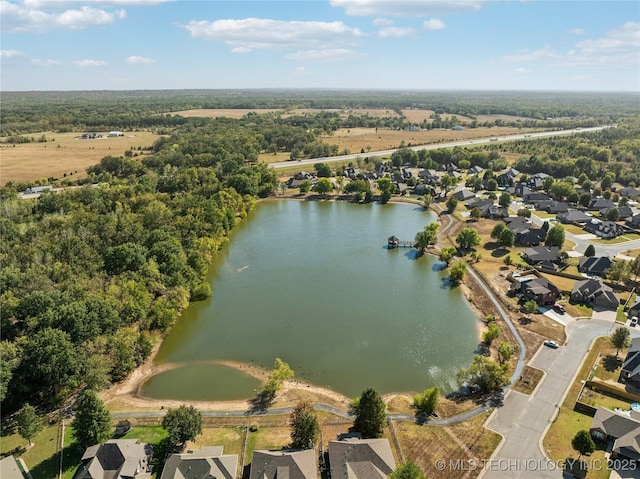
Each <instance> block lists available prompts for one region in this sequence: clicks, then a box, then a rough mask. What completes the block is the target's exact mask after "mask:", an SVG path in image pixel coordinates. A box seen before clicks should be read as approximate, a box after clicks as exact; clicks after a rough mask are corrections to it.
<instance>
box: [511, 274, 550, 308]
mask: <svg viewBox="0 0 640 479" xmlns="http://www.w3.org/2000/svg"><path fill="white" fill-rule="evenodd" d="M510 290H511V291H512V292H514V293H515V294H519V295H521V296H522V297H523V298H524V299H525V300H527V301H529V300H534V301H535V302H536V303H538V304H540V305H543V304H553V303H555V302H556V300H557V299H558V298H559V297H560V290H559V289H558V287H557V286H556V285H555V284H553V283H552V282H551V281H549V280H548V279H547V278H535V279H531V280H529V281H521V282H519V283H514V284H512V285H511V288H510Z"/></svg>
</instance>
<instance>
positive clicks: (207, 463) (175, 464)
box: [161, 446, 238, 479]
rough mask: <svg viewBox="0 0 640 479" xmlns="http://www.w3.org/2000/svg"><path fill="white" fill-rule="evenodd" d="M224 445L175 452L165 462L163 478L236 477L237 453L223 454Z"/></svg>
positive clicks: (223, 478)
mask: <svg viewBox="0 0 640 479" xmlns="http://www.w3.org/2000/svg"><path fill="white" fill-rule="evenodd" d="M222 451H223V448H222V446H211V447H203V448H202V449H200V450H199V451H191V452H188V453H186V454H173V455H172V456H171V457H170V458H169V459H168V460H167V462H166V463H165V465H164V469H163V470H162V476H161V479H212V478H215V479H235V477H236V472H237V468H238V455H237V454H227V455H223V454H222Z"/></svg>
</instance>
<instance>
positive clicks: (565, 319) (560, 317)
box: [538, 306, 575, 326]
mask: <svg viewBox="0 0 640 479" xmlns="http://www.w3.org/2000/svg"><path fill="white" fill-rule="evenodd" d="M538 311H540V312H541V313H542V314H544V315H545V316H546V317H547V318H551V319H553V320H554V321H555V322H556V323H558V324H562V325H563V326H566V325H567V324H569V323H570V322H571V321H573V320H574V319H575V318H574V317H573V316H570V315H568V314H567V313H564V314H559V313H556V312H555V311H554V310H553V308H547V307H542V306H541V307H539V308H538Z"/></svg>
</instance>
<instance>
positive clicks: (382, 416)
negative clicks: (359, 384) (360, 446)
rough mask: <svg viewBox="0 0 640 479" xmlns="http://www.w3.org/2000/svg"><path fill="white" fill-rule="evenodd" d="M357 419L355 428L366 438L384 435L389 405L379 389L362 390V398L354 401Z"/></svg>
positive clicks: (354, 423)
mask: <svg viewBox="0 0 640 479" xmlns="http://www.w3.org/2000/svg"><path fill="white" fill-rule="evenodd" d="M353 409H354V413H355V419H354V421H353V428H354V429H355V430H356V431H358V432H360V433H361V434H362V437H364V438H377V437H382V431H383V429H384V424H385V421H386V419H387V406H386V404H385V403H384V401H383V400H382V397H381V396H380V394H378V391H376V390H375V389H373V388H368V389H365V390H364V391H362V394H361V395H360V398H359V399H358V400H356V401H354V404H353Z"/></svg>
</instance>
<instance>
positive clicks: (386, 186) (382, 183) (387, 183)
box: [377, 177, 391, 191]
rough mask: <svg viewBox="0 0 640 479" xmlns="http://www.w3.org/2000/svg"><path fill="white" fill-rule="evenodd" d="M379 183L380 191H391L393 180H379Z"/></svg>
mask: <svg viewBox="0 0 640 479" xmlns="http://www.w3.org/2000/svg"><path fill="white" fill-rule="evenodd" d="M377 183H378V189H379V190H380V191H387V190H391V178H388V177H384V178H379V179H378V181H377Z"/></svg>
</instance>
